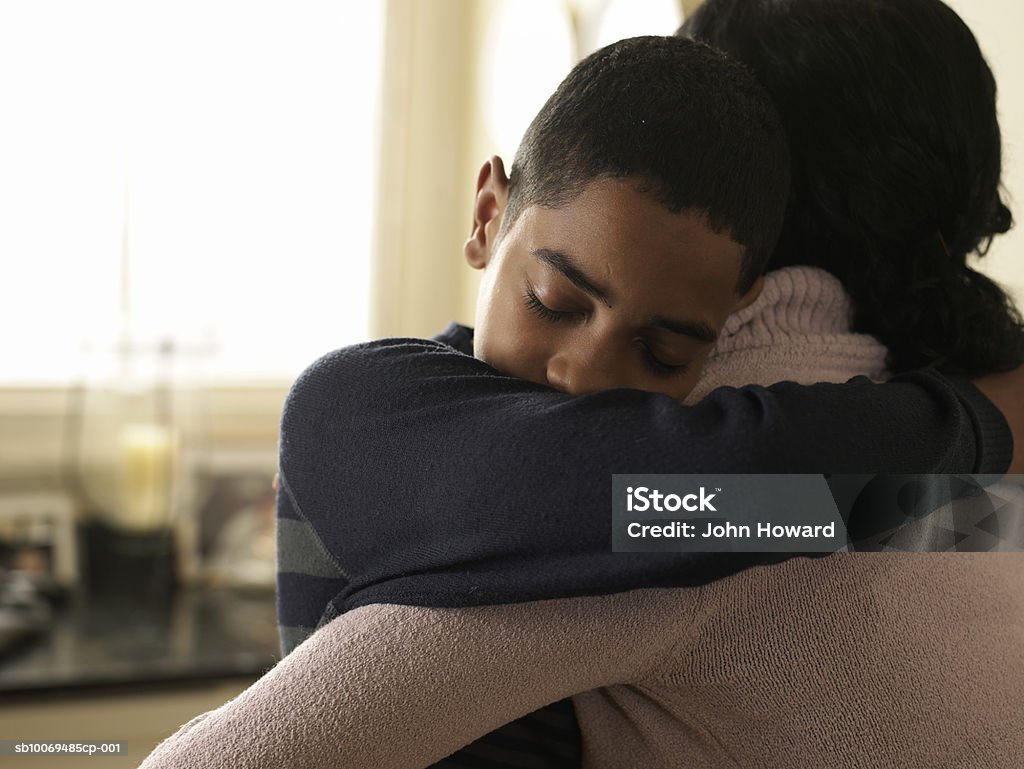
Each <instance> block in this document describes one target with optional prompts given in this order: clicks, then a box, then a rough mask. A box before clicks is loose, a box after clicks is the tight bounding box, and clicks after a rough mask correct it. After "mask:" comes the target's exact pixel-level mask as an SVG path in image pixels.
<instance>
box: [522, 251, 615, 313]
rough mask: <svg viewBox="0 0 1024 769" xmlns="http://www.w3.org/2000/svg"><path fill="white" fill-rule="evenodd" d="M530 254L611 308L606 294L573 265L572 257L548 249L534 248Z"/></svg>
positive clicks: (562, 252)
mask: <svg viewBox="0 0 1024 769" xmlns="http://www.w3.org/2000/svg"><path fill="white" fill-rule="evenodd" d="M530 253H532V254H533V255H534V256H535V257H537V258H538V259H540V260H541V261H542V262H544V263H545V264H546V265H548V266H549V267H551V268H552V269H555V270H558V271H559V272H560V273H562V274H563V275H564V276H565V277H566V278H568V279H569V281H570V282H571V283H572V284H573V285H574V286H576V287H578V288H579V289H580V290H581V291H584V292H586V293H588V294H590V295H591V296H592V297H594V298H595V299H597V300H599V301H601V302H604V303H605V304H606V305H608V306H609V307H611V306H612V304H611V301H610V300H609V299H608V292H607V291H606V290H604V289H603V288H600V287H599V286H596V285H595V284H594V283H593V281H591V280H590V278H588V277H587V276H586V275H584V274H583V272H582V271H581V270H580V268H579V267H577V266H576V265H575V264H574V263H573V260H572V257H571V256H569V255H568V254H567V253H565V252H564V251H555V250H553V249H550V248H536V249H534V250H533V251H531V252H530Z"/></svg>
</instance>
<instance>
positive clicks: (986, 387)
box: [974, 366, 1024, 474]
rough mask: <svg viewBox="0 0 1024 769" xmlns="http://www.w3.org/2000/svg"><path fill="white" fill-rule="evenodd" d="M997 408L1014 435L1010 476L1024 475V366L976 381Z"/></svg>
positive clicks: (976, 384)
mask: <svg viewBox="0 0 1024 769" xmlns="http://www.w3.org/2000/svg"><path fill="white" fill-rule="evenodd" d="M974 386H975V387H977V388H978V389H979V390H981V392H982V393H983V394H984V395H985V397H987V398H988V399H989V400H990V401H992V403H994V404H995V406H996V408H997V409H999V410H1000V411H1002V412H1003V416H1004V417H1006V421H1007V422H1009V424H1010V432H1011V433H1012V434H1013V458H1012V459H1011V460H1010V469H1009V470H1007V472H1008V473H1010V474H1019V473H1024V366H1018V367H1017V368H1015V369H1014V370H1013V371H1008V372H1006V373H1005V374H988V375H986V376H983V377H979V378H978V379H975V380H974Z"/></svg>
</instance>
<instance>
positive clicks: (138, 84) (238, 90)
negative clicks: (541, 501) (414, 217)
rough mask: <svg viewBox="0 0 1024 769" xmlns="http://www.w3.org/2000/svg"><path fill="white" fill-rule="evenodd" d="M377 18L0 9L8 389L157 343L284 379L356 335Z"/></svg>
mask: <svg viewBox="0 0 1024 769" xmlns="http://www.w3.org/2000/svg"><path fill="white" fill-rule="evenodd" d="M382 6H383V3H382V2H381V3H374V2H363V3H337V2H317V1H315V0H301V1H299V2H296V1H294V0H291V1H289V2H283V0H278V1H276V2H267V3H237V2H229V1H228V0H203V1H202V2H196V1H195V0H180V1H179V2H174V3H161V2H149V1H148V0H136V1H134V2H133V1H131V0H121V1H120V2H118V1H116V0H92V1H91V2H88V3H82V2H74V1H73V0H68V1H66V2H60V1H59V0H33V2H30V3H29V2H25V3H3V4H0V105H2V107H3V112H4V115H5V119H4V123H5V130H4V141H3V142H2V143H0V212H2V213H0V216H2V218H3V222H4V224H3V226H2V227H0V253H2V254H3V256H4V263H5V264H6V265H7V266H8V271H7V276H6V277H7V280H6V281H5V283H6V288H7V290H6V291H5V292H4V293H5V296H4V299H3V301H2V302H0V324H2V326H3V328H4V338H5V340H6V341H7V344H5V350H4V353H3V358H2V360H0V384H11V383H22V384H24V383H33V382H35V383H42V382H60V381H68V380H71V379H75V378H77V377H80V376H82V375H83V374H84V373H88V372H87V371H86V370H87V369H89V367H91V366H92V367H95V366H96V365H98V361H100V360H102V359H103V357H104V356H103V355H102V354H97V351H99V353H102V352H103V351H108V352H109V351H111V350H114V349H116V348H117V347H118V345H119V344H121V345H122V346H123V347H126V348H127V349H134V350H136V351H141V353H140V355H141V356H142V357H145V355H146V354H148V352H149V351H156V350H157V349H158V348H159V346H160V345H161V344H163V343H166V342H170V343H172V344H173V345H175V347H176V349H178V350H180V351H183V352H189V353H190V354H192V355H193V357H194V359H195V360H196V361H197V364H196V365H197V368H196V370H197V371H199V372H201V373H202V374H203V375H205V376H206V377H209V378H214V379H218V380H224V379H228V380H233V381H238V380H248V381H251V380H275V379H276V380H290V379H292V378H294V376H295V375H296V374H297V373H298V372H299V371H300V370H301V369H302V368H303V367H304V366H305V365H306V364H308V363H309V362H310V361H311V360H313V359H314V358H315V357H316V356H317V355H319V354H321V353H323V352H325V351H327V350H330V349H333V348H335V347H338V346H341V345H344V344H348V343H352V342H355V341H361V340H363V339H365V338H366V337H367V334H368V326H369V294H370V288H369V280H370V277H369V276H370V252H371V238H372V228H373V221H374V200H375V196H376V192H375V181H374V179H375V173H376V155H377V153H376V149H375V146H374V143H375V137H376V124H377V119H376V110H377V104H378V92H379V90H380V71H381V68H382V64H381V62H382V38H383V8H382ZM123 343H127V344H126V345H124V344H123Z"/></svg>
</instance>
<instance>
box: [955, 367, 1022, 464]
mask: <svg viewBox="0 0 1024 769" xmlns="http://www.w3.org/2000/svg"><path fill="white" fill-rule="evenodd" d="M945 379H946V381H948V382H949V383H950V384H951V385H952V386H953V390H954V391H955V392H956V395H957V397H958V398H959V399H960V402H961V403H962V404H963V405H964V407H965V408H966V409H967V413H968V414H970V415H971V422H972V424H973V425H974V436H975V441H976V444H977V456H976V459H975V466H974V470H973V472H975V473H978V474H980V475H988V474H994V475H1002V474H1004V473H1005V472H1006V471H1007V470H1009V469H1010V461H1011V460H1012V459H1013V434H1012V433H1011V432H1010V425H1009V424H1008V423H1007V421H1006V417H1004V416H1003V412H1001V411H1000V410H999V409H997V408H996V407H995V405H993V403H992V401H990V400H989V399H988V398H986V397H985V396H984V395H982V393H981V391H980V390H979V389H978V388H977V387H975V386H974V384H972V383H971V381H970V380H969V379H965V378H963V377H957V376H949V375H945Z"/></svg>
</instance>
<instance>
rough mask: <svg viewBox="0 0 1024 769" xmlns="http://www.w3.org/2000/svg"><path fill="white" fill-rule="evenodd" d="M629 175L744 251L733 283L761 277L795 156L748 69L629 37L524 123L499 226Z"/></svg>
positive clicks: (704, 51)
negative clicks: (701, 218) (791, 158)
mask: <svg viewBox="0 0 1024 769" xmlns="http://www.w3.org/2000/svg"><path fill="white" fill-rule="evenodd" d="M608 177H610V178H634V179H636V180H637V181H638V182H639V183H640V184H641V185H642V186H643V187H644V189H645V190H646V191H647V192H648V193H649V194H650V195H651V197H653V198H654V199H656V200H658V201H659V202H661V203H662V204H663V205H664V206H665V207H666V208H667V209H669V210H671V211H675V212H678V211H683V210H694V211H699V212H701V213H702V214H704V216H706V217H707V222H708V225H709V226H710V227H711V229H712V230H714V231H716V232H727V233H728V234H729V236H730V237H731V238H732V239H733V240H734V241H735V242H736V243H739V244H740V245H741V246H743V247H744V257H743V264H742V266H741V274H740V280H739V285H738V287H737V288H738V290H739V291H740V293H745V292H746V290H747V289H748V288H750V286H751V285H752V284H753V283H754V281H755V280H757V277H758V275H760V274H761V272H763V270H764V267H765V264H766V263H767V261H768V258H769V256H770V255H771V253H772V251H773V249H774V248H775V243H776V242H777V241H778V237H779V229H780V228H781V227H782V220H783V217H784V215H785V211H786V196H787V193H788V191H789V156H788V152H787V148H786V134H785V131H783V128H782V124H781V123H780V122H779V116H778V114H777V113H776V111H775V107H774V106H773V105H772V100H771V98H770V97H769V96H768V94H767V93H765V91H764V89H763V88H761V86H759V85H758V84H757V81H756V80H755V79H754V78H753V77H752V76H751V74H750V72H749V71H748V70H747V68H746V67H743V66H741V65H739V64H737V63H736V62H734V61H732V60H731V59H730V58H729V57H727V56H725V55H724V54H723V53H722V52H721V51H717V50H715V49H713V48H711V47H709V46H707V45H704V44H701V43H697V42H694V41H693V40H686V39H681V38H678V37H634V38H629V39H626V40H620V41H619V42H617V43H613V44H611V45H609V46H606V47H605V48H602V49H600V50H599V51H596V52H595V53H592V54H591V55H590V56H588V57H587V58H585V59H584V60H583V61H581V62H580V63H579V64H577V65H576V66H575V67H573V69H572V71H571V72H570V73H569V75H568V76H567V77H566V78H565V80H563V81H562V83H561V85H559V86H558V89H557V90H556V91H555V92H554V94H552V95H551V98H549V99H548V100H547V102H546V103H545V104H544V106H543V107H542V108H541V110H540V112H538V113H537V116H536V117H535V118H534V119H533V122H532V123H531V124H530V127H529V128H528V129H527V130H526V134H525V135H524V136H523V140H522V142H521V143H520V145H519V150H518V151H517V152H516V157H515V161H514V162H513V163H512V172H511V174H510V177H509V200H508V207H507V209H506V211H505V217H504V220H503V222H502V230H506V231H507V229H508V228H509V227H511V225H512V224H513V223H514V222H515V220H516V218H517V217H518V216H519V214H520V213H521V212H522V211H523V210H524V209H525V208H526V207H527V206H530V205H539V206H544V207H547V208H556V207H558V206H561V205H564V204H565V203H568V202H569V201H570V200H572V199H573V198H575V197H576V196H577V195H579V194H580V193H581V192H582V191H583V189H584V187H586V185H588V184H589V183H590V182H592V181H594V180H595V179H600V178H608Z"/></svg>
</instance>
